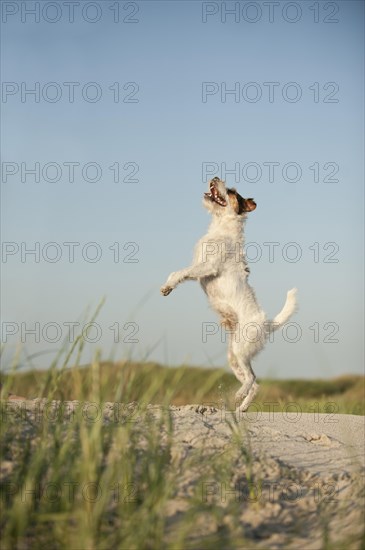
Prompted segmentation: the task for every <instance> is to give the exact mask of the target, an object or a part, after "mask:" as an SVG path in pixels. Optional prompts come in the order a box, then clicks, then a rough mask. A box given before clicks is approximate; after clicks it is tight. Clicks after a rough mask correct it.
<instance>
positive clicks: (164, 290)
mask: <svg viewBox="0 0 365 550" xmlns="http://www.w3.org/2000/svg"><path fill="white" fill-rule="evenodd" d="M172 291H173V288H172V287H171V286H168V285H165V286H162V287H161V288H160V292H161V294H162V295H163V296H168V295H169V294H170V292H172Z"/></svg>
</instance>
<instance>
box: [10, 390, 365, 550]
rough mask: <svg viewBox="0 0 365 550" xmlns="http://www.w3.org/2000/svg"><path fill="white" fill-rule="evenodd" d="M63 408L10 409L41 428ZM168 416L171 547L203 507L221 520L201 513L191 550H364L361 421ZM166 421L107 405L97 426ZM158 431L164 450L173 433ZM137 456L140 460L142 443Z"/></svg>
mask: <svg viewBox="0 0 365 550" xmlns="http://www.w3.org/2000/svg"><path fill="white" fill-rule="evenodd" d="M59 405H60V403H58V402H52V403H51V404H47V403H46V401H45V400H42V399H35V400H32V401H22V400H21V399H19V400H11V401H8V404H7V406H8V408H9V411H10V410H11V409H16V410H18V412H19V411H21V410H22V412H23V413H24V414H28V413H29V414H33V415H36V414H37V415H38V417H39V418H41V416H42V415H43V416H45V415H47V416H48V417H49V415H52V411H54V409H55V408H57V407H58V406H59ZM80 406H81V409H82V410H83V411H84V412H85V416H84V417H85V419H87V418H88V417H90V415H93V414H95V407H94V408H92V406H90V404H87V403H84V404H80V403H79V402H75V401H73V402H68V403H63V404H62V407H63V408H62V410H63V411H64V412H63V414H65V415H66V416H65V420H66V417H67V418H68V419H69V418H70V415H71V416H72V414H73V413H74V412H75V411H76V410H78V411H79V412H80ZM65 411H66V412H65ZM169 411H170V414H171V416H172V421H173V424H172V425H173V437H172V443H171V449H170V457H171V458H170V460H171V465H173V468H174V471H175V472H176V479H175V481H176V491H175V494H174V495H173V498H171V499H170V500H169V501H168V502H167V505H166V517H167V526H168V529H167V540H170V542H171V541H173V540H174V539H173V537H174V532H175V531H174V530H175V528H176V526H177V525H178V524H179V521H180V520H181V518H182V517H183V515H184V514H186V512H187V510H189V507H190V506H191V504H192V502H193V501H194V502H195V505H196V501H197V499H198V501H200V503H201V504H202V509H203V510H204V509H205V510H208V508H207V506H208V505H209V504H214V505H215V506H216V507H217V508H216V509H218V510H221V514H218V515H217V514H209V512H208V511H205V512H204V511H203V512H201V513H200V512H197V513H196V521H195V523H194V528H193V529H192V530H191V539H190V542H191V544H192V547H196V548H204V541H206V540H208V539H207V537H208V538H209V537H210V538H209V540H212V537H213V540H216V541H217V544H218V545H219V541H220V540H221V539H222V537H223V535H222V533H223V532H224V530H229V531H230V532H232V533H235V534H236V535H237V537H242V536H244V537H245V538H246V540H247V541H248V543H250V544H252V546H250V544H248V546H246V548H251V547H252V548H270V549H271V548H272V549H274V548H296V549H298V548H302V549H303V550H311V549H313V550H317V549H318V550H320V549H322V548H326V547H329V546H326V544H328V539H329V541H330V543H331V544H332V546H331V548H339V549H340V548H344V547H346V548H354V549H355V548H356V549H357V548H361V546H360V542H359V541H360V538H361V534H363V533H364V515H363V510H364V467H365V417H363V416H355V415H339V414H318V413H316V412H315V411H313V413H302V412H301V411H300V410H294V411H293V412H290V413H286V414H284V413H279V412H271V413H263V412H261V411H255V410H253V411H252V412H250V413H241V415H240V417H237V416H235V415H232V413H231V412H230V411H226V410H224V409H217V408H215V407H213V406H208V405H205V406H203V405H186V406H181V407H173V406H172V407H170V408H169ZM163 412H164V411H163V410H162V408H161V407H159V406H152V405H149V406H148V407H147V409H143V410H142V408H141V407H140V406H139V405H138V404H137V403H132V404H129V405H116V404H114V403H105V404H104V405H103V410H102V411H100V418H103V421H104V422H106V423H109V424H110V423H115V424H116V425H118V423H121V424H123V423H124V422H126V420H127V421H132V422H133V423H134V426H135V427H136V429H140V430H141V434H143V426H144V425H145V423H146V421H147V417H148V419H149V421H151V419H152V420H153V419H155V420H156V421H157V420H158V419H159V418H161V415H162V414H163ZM146 415H147V416H146ZM161 431H162V432H163V433H161V442H162V443H161V444H162V445H164V444H167V441H168V433H167V431H166V430H165V428H163V427H162V428H161ZM140 446H141V449H142V450H143V447H144V438H143V435H141V442H140ZM227 465H228V468H227ZM202 472H203V474H204V475H202ZM198 503H199V502H198ZM232 506H235V512H234V514H233V512H232V510H233V508H232ZM237 514H238V515H237ZM237 518H238V522H237ZM222 530H223V531H222ZM214 537H215V538H214ZM326 541H327V542H326ZM241 547H242V546H241ZM237 548H240V546H237Z"/></svg>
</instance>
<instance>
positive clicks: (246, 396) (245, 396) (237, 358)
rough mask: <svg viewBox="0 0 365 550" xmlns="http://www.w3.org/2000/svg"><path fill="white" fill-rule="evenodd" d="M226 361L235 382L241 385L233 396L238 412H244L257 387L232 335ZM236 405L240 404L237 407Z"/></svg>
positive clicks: (247, 363) (253, 375)
mask: <svg viewBox="0 0 365 550" xmlns="http://www.w3.org/2000/svg"><path fill="white" fill-rule="evenodd" d="M228 361H229V364H230V367H231V369H232V370H233V373H234V375H235V376H236V378H237V380H239V381H240V382H241V384H242V386H241V388H240V389H239V390H238V391H237V393H236V395H235V403H236V405H237V408H239V410H240V411H244V410H246V409H247V408H248V406H249V404H250V403H251V401H252V399H253V398H254V397H255V395H256V393H257V390H258V387H259V386H258V384H257V383H256V376H255V374H254V372H253V370H252V367H251V362H250V360H249V359H248V358H247V357H245V355H244V353H243V350H242V349H240V346H239V345H238V344H237V343H236V342H235V339H234V335H233V334H231V335H230V342H229V347H228ZM242 400H243V402H242ZM241 402H242V403H241ZM238 403H241V404H240V405H238Z"/></svg>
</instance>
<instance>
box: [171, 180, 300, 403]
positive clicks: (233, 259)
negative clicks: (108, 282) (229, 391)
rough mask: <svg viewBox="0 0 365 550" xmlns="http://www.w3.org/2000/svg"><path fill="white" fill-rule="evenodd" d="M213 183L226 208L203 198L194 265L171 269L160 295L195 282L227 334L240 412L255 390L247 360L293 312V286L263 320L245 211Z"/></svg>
mask: <svg viewBox="0 0 365 550" xmlns="http://www.w3.org/2000/svg"><path fill="white" fill-rule="evenodd" d="M212 182H214V186H215V187H216V189H217V190H218V192H219V196H220V197H221V198H223V199H224V200H225V201H226V206H222V205H221V204H218V203H217V202H214V201H213V200H210V199H209V198H208V197H205V198H204V206H205V207H206V208H207V209H208V210H209V211H210V212H211V214H212V222H211V224H210V227H209V229H208V232H207V234H206V235H204V237H202V238H201V239H200V240H199V241H198V243H197V245H196V247H195V254H194V260H193V264H192V265H191V266H190V267H188V268H186V269H182V270H181V271H176V272H174V273H171V275H170V276H169V277H168V279H167V281H166V283H165V285H164V286H163V287H161V293H162V294H163V295H164V296H167V295H168V294H170V292H171V291H172V290H173V289H174V288H176V286H177V285H178V284H179V283H182V282H183V281H187V280H198V281H199V282H200V284H201V286H202V288H203V290H204V291H205V292H206V294H207V296H208V299H209V302H210V304H211V306H212V308H213V309H214V310H215V311H216V312H217V313H218V314H219V315H220V316H221V318H222V324H223V325H224V326H225V328H226V329H227V330H228V332H229V347H228V360H229V364H230V366H231V368H232V370H233V372H234V374H235V376H236V378H237V379H238V380H239V381H240V382H241V384H242V387H241V388H240V389H239V391H238V392H237V394H236V403H237V401H239V403H240V405H239V407H238V408H239V410H240V411H245V410H246V409H247V408H248V406H249V404H250V403H251V401H252V399H253V398H254V397H255V395H256V393H257V390H258V384H257V383H256V381H255V380H256V377H255V374H254V372H253V370H252V368H251V360H252V358H253V357H254V356H255V355H256V354H257V353H258V352H259V351H260V350H261V349H262V348H263V346H264V344H265V341H266V339H267V336H268V334H269V332H270V331H271V330H276V329H277V328H279V327H281V326H282V325H284V324H285V323H286V322H287V321H288V319H289V318H290V316H291V315H292V314H293V313H294V311H295V308H296V296H295V295H296V289H295V288H294V289H292V290H290V291H289V292H288V293H287V298H286V302H285V305H284V307H283V309H282V311H281V312H280V313H279V314H278V315H277V316H276V317H275V318H274V319H273V320H272V321H268V320H266V316H265V313H264V312H263V310H262V309H261V308H260V306H259V305H258V303H257V300H256V296H255V293H254V291H253V289H252V287H251V286H250V285H249V283H248V281H247V279H248V275H249V269H248V266H247V263H246V259H245V256H244V252H243V245H244V238H243V225H244V221H245V219H246V213H243V214H240V215H238V214H237V212H236V211H235V209H234V206H233V205H232V203H231V201H230V200H229V197H228V193H227V189H226V187H225V185H224V183H223V182H222V181H221V180H219V179H218V178H215V179H214V180H212ZM212 182H211V184H210V186H212ZM210 188H211V187H210Z"/></svg>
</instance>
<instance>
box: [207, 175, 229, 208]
mask: <svg viewBox="0 0 365 550" xmlns="http://www.w3.org/2000/svg"><path fill="white" fill-rule="evenodd" d="M209 188H210V191H209V193H204V197H205V198H206V199H209V200H211V201H212V202H216V203H217V204H219V205H220V206H227V201H226V200H225V199H224V198H223V197H222V196H221V195H220V194H219V191H218V189H217V188H216V186H215V183H214V180H212V181H211V182H210V186H209Z"/></svg>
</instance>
